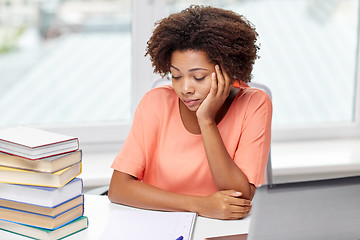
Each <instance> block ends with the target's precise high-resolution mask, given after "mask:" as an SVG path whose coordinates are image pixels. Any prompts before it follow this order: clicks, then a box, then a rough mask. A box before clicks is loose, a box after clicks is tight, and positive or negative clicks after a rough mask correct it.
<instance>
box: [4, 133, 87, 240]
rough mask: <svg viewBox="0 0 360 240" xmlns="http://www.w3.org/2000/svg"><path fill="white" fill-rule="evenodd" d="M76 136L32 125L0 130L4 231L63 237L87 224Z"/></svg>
mask: <svg viewBox="0 0 360 240" xmlns="http://www.w3.org/2000/svg"><path fill="white" fill-rule="evenodd" d="M81 160H82V151H81V149H79V141H78V139H77V138H74V137H69V136H65V135H61V134H57V133H52V132H48V131H43V130H40V129H35V128H29V127H15V128H8V129H3V130H0V229H1V230H5V231H9V232H13V233H16V234H20V235H23V236H27V237H31V238H37V239H59V238H64V237H66V236H69V235H72V234H74V233H76V232H79V231H81V230H83V229H86V228H87V226H88V219H87V217H86V216H84V215H83V214H84V195H83V181H82V179H81V178H78V177H77V176H78V175H79V174H80V173H81V164H82V161H81Z"/></svg>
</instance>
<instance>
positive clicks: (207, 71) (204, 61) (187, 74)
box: [170, 50, 215, 112]
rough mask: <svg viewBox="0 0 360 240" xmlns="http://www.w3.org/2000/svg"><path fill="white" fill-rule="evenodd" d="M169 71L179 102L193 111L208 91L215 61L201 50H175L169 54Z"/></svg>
mask: <svg viewBox="0 0 360 240" xmlns="http://www.w3.org/2000/svg"><path fill="white" fill-rule="evenodd" d="M170 72H171V75H172V84H173V87H174V89H175V92H176V93H177V95H178V96H179V98H180V101H181V103H182V104H184V105H185V106H186V107H187V108H188V109H189V110H190V111H194V112H195V111H196V110H197V109H198V108H199V106H200V104H201V103H202V102H203V101H204V99H205V98H206V96H207V95H208V93H209V92H210V85H211V74H212V73H213V72H215V63H212V62H211V61H210V59H209V58H208V55H207V53H205V52H203V51H195V50H184V51H179V50H176V51H174V52H173V53H172V56H171V66H170Z"/></svg>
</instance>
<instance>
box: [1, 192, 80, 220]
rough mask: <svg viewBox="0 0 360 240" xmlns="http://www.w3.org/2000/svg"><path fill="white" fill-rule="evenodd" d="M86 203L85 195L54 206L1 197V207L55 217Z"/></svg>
mask: <svg viewBox="0 0 360 240" xmlns="http://www.w3.org/2000/svg"><path fill="white" fill-rule="evenodd" d="M82 204H84V195H80V196H77V197H75V198H73V199H70V200H69V201H66V202H64V203H61V204H59V205H57V206H54V207H43V206H38V205H34V204H27V203H21V202H16V201H11V200H5V199H0V207H3V208H10V209H16V210H21V211H25V212H31V213H37V214H42V215H47V216H52V217H55V216H57V215H59V214H61V213H63V212H66V211H68V210H70V209H72V208H74V207H76V206H79V205H82Z"/></svg>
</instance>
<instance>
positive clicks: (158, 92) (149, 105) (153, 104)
mask: <svg viewBox="0 0 360 240" xmlns="http://www.w3.org/2000/svg"><path fill="white" fill-rule="evenodd" d="M177 99H178V98H177V95H176V92H175V90H174V88H173V87H172V86H171V85H163V86H159V87H156V88H153V89H151V90H150V91H148V92H147V93H146V94H145V95H144V96H143V98H142V99H141V101H140V104H139V106H138V108H141V109H142V110H149V111H154V110H155V109H163V110H164V109H167V108H168V107H172V106H173V104H175V103H176V100H177Z"/></svg>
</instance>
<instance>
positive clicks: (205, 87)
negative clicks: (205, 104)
mask: <svg viewBox="0 0 360 240" xmlns="http://www.w3.org/2000/svg"><path fill="white" fill-rule="evenodd" d="M200 89H201V92H202V94H204V95H205V96H206V95H208V94H209V92H210V89H211V79H204V81H203V82H202V84H201V87H200Z"/></svg>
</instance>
